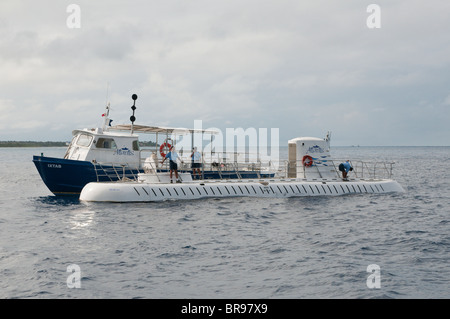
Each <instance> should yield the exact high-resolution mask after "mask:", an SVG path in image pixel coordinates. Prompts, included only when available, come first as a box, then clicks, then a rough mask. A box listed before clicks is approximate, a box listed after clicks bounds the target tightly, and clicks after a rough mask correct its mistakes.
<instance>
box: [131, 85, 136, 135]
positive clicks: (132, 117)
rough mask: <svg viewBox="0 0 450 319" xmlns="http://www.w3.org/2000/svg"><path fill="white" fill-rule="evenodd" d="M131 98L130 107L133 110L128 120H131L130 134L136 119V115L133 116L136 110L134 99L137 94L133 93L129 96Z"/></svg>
mask: <svg viewBox="0 0 450 319" xmlns="http://www.w3.org/2000/svg"><path fill="white" fill-rule="evenodd" d="M131 98H132V99H133V106H132V107H131V109H132V110H133V115H131V116H130V121H131V134H133V130H134V121H136V117H135V116H134V111H135V110H136V105H135V104H136V100H137V98H138V96H137V95H136V94H133V95H132V96H131Z"/></svg>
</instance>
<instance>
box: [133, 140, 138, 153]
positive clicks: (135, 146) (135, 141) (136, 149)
mask: <svg viewBox="0 0 450 319" xmlns="http://www.w3.org/2000/svg"><path fill="white" fill-rule="evenodd" d="M133 151H139V143H138V141H137V140H134V141H133Z"/></svg>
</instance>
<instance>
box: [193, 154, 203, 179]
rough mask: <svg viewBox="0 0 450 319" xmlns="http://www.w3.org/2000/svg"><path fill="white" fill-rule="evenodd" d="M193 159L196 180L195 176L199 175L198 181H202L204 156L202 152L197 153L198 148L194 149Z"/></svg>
mask: <svg viewBox="0 0 450 319" xmlns="http://www.w3.org/2000/svg"><path fill="white" fill-rule="evenodd" d="M191 158H192V165H191V167H192V175H193V177H194V178H195V175H196V174H197V176H198V177H197V179H201V177H202V174H201V172H200V169H201V167H202V161H201V159H202V154H200V152H198V151H197V147H194V148H193V149H192V154H191Z"/></svg>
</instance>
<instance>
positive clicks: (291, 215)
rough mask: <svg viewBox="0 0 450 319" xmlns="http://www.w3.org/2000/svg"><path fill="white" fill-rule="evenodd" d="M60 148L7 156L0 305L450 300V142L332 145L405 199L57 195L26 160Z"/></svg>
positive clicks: (0, 220)
mask: <svg viewBox="0 0 450 319" xmlns="http://www.w3.org/2000/svg"><path fill="white" fill-rule="evenodd" d="M64 151H65V150H64V148H1V149H0V162H1V165H0V176H1V179H0V189H1V190H0V298H48V299H50V298H52V299H53V298H126V299H128V298H149V299H172V298H192V299H196V298H202V299H203V298H208V299H209V298H212V299H216V298H226V299H242V298H252V299H259V298H261V299H262V298H264V299H267V298H269V299H309V298H320V299H335V298H345V299H355V298H364V299H366V298H367V299H370V298H397V299H405V298H421V299H422V298H423V299H441V298H449V297H450V266H449V264H450V217H449V216H450V214H449V207H450V182H449V172H450V147H398V148H397V147H335V148H333V149H332V155H333V156H334V157H336V158H347V157H348V158H350V159H355V158H361V159H377V160H384V159H389V160H393V161H395V162H396V164H395V168H394V178H395V179H396V180H397V181H399V182H400V184H401V185H402V186H403V187H404V189H405V193H397V194H382V195H379V194H378V195H376V194H360V195H347V196H340V197H326V196H324V197H314V198H285V199H267V198H266V199H255V198H226V199H207V200H195V201H168V202H163V203H145V204H136V203H134V204H130V203H128V204H111V203H97V204H85V203H82V202H79V201H78V200H77V199H70V198H58V197H55V196H53V195H52V194H51V193H50V192H49V191H48V189H47V188H46V186H45V185H44V184H43V182H42V181H41V179H40V177H39V175H38V172H37V170H36V168H35V167H34V164H33V163H32V155H38V154H40V153H41V152H43V153H44V154H45V155H47V156H62V155H63V154H64ZM283 152H284V153H283ZM283 152H281V154H282V155H286V150H284V151H283ZM374 264H375V265H378V267H379V272H378V273H375V274H373V273H371V272H368V271H367V268H368V266H369V265H374ZM74 265H75V266H74ZM71 267H78V268H71ZM68 268H69V271H68ZM72 269H75V270H76V271H75V272H72ZM374 275H376V280H375V281H370V282H371V283H372V287H371V288H370V287H369V286H371V285H370V284H369V285H368V283H367V281H368V278H369V276H372V277H373V276H374ZM77 276H78V277H77ZM74 278H75V279H74ZM374 283H377V285H375V287H374Z"/></svg>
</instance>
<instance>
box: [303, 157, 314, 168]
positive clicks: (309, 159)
mask: <svg viewBox="0 0 450 319" xmlns="http://www.w3.org/2000/svg"><path fill="white" fill-rule="evenodd" d="M302 164H303V166H306V167H310V166H311V165H312V164H313V158H312V157H311V156H309V155H305V156H303V159H302Z"/></svg>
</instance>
